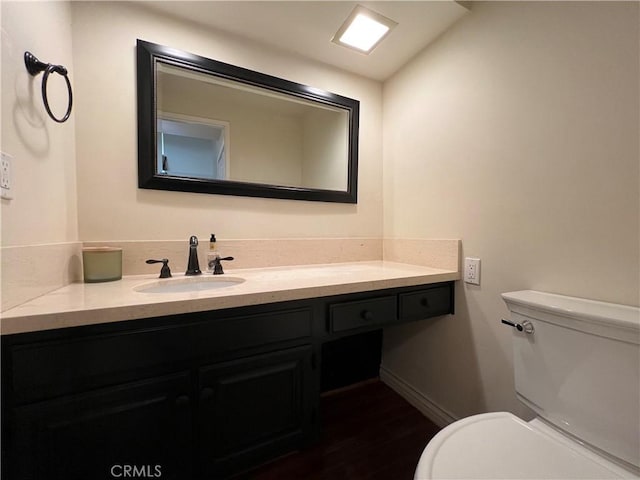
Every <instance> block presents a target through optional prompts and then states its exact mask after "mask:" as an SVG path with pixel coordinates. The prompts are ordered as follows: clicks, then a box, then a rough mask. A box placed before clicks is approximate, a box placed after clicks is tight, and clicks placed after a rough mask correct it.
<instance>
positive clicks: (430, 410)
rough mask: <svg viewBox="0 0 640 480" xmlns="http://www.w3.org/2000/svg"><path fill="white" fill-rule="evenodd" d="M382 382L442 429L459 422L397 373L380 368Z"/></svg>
mask: <svg viewBox="0 0 640 480" xmlns="http://www.w3.org/2000/svg"><path fill="white" fill-rule="evenodd" d="M380 380H381V381H382V382H383V383H384V384H386V385H388V386H389V387H390V388H392V389H393V390H394V391H395V392H396V393H397V394H398V395H400V396H401V397H402V398H404V399H405V400H406V401H407V402H409V403H410V404H411V405H413V406H414V407H416V408H417V409H418V410H420V412H422V414H423V415H424V416H425V417H427V418H428V419H429V420H431V421H432V422H433V423H435V424H436V425H437V426H439V427H440V428H444V427H446V426H447V425H449V424H450V423H453V422H455V421H456V420H458V418H456V416H455V415H453V414H452V413H451V412H448V411H447V410H445V409H444V408H442V407H440V406H439V405H437V404H436V403H435V402H433V401H432V400H431V399H429V398H428V397H426V396H425V395H424V394H422V393H420V392H419V391H418V390H416V389H415V388H414V387H413V386H411V385H410V384H409V383H407V382H406V381H405V380H403V379H402V378H400V377H399V376H397V375H396V374H395V373H393V372H391V371H390V370H388V369H386V368H385V367H383V366H380Z"/></svg>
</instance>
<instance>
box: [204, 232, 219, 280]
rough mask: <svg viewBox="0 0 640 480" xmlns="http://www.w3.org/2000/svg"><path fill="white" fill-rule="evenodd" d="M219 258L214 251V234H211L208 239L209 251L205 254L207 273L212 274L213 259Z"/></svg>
mask: <svg viewBox="0 0 640 480" xmlns="http://www.w3.org/2000/svg"><path fill="white" fill-rule="evenodd" d="M219 256H220V254H219V253H218V251H217V250H216V234H215V233H212V234H211V238H210V239H209V251H208V252H207V272H210V273H213V266H214V264H215V259H216V258H218V257H219Z"/></svg>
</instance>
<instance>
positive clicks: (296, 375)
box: [198, 345, 317, 479]
mask: <svg viewBox="0 0 640 480" xmlns="http://www.w3.org/2000/svg"><path fill="white" fill-rule="evenodd" d="M311 359H312V347H311V346H310V345H308V346H303V347H298V348H292V349H287V350H282V351H277V352H272V353H268V354H264V355H257V356H253V357H249V358H244V359H240V360H236V361H232V362H225V363H221V364H216V365H212V366H209V367H204V368H202V369H201V370H200V415H199V422H198V424H199V429H200V452H201V466H202V469H203V472H202V478H207V479H211V478H224V477H226V476H228V475H231V474H233V473H235V472H238V471H242V470H245V469H247V468H250V467H252V466H254V465H257V464H259V463H261V462H263V461H265V460H268V459H271V458H274V457H276V456H278V455H282V454H284V453H287V452H289V451H292V450H295V449H297V448H300V447H301V446H303V444H304V443H305V441H307V440H308V439H309V438H310V436H312V416H315V409H316V408H317V405H316V400H314V398H315V396H313V395H312V394H311V392H312V390H313V388H314V387H313V384H312V374H311V370H312V365H311V363H312V362H311Z"/></svg>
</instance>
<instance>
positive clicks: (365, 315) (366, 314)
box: [360, 310, 373, 321]
mask: <svg viewBox="0 0 640 480" xmlns="http://www.w3.org/2000/svg"><path fill="white" fill-rule="evenodd" d="M360 317H361V318H362V319H363V320H367V321H369V320H373V312H370V311H369V310H363V311H362V312H361V313H360Z"/></svg>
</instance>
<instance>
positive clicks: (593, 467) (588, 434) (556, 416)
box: [414, 291, 640, 480]
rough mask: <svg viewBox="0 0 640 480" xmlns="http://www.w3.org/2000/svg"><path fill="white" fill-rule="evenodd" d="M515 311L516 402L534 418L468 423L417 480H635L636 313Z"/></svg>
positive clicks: (443, 439) (597, 308)
mask: <svg viewBox="0 0 640 480" xmlns="http://www.w3.org/2000/svg"><path fill="white" fill-rule="evenodd" d="M502 297H503V299H504V300H505V302H506V303H507V306H508V307H509V310H510V311H511V317H512V321H506V322H503V323H507V324H509V325H511V326H513V327H515V328H514V329H513V347H514V371H515V380H516V382H515V383H516V393H517V396H518V399H519V400H520V401H521V402H523V403H524V404H525V405H527V406H528V407H530V408H531V409H532V410H534V412H535V413H536V414H537V415H538V416H537V417H536V418H534V419H533V420H531V421H529V422H527V421H524V420H522V419H520V418H518V417H517V416H515V415H513V414H511V413H508V412H497V413H486V414H481V415H474V416H471V417H467V418H464V419H462V420H459V421H457V422H454V423H452V424H450V425H449V426H447V427H445V428H444V429H443V430H441V431H440V432H439V433H438V434H437V435H436V436H435V437H434V438H433V439H432V440H431V441H430V442H429V444H428V445H427V447H426V448H425V449H424V451H423V453H422V456H421V457H420V461H419V463H418V466H417V468H416V471H415V477H414V478H415V480H423V479H424V480H426V479H448V478H449V479H451V478H457V479H461V478H466V479H543V478H546V479H609V478H640V309H638V308H636V307H629V306H623V305H614V304H608V303H604V302H595V301H591V300H585V299H578V298H573V297H564V296H560V295H554V294H548V293H542V292H534V291H523V292H511V293H506V294H503V295H502Z"/></svg>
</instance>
